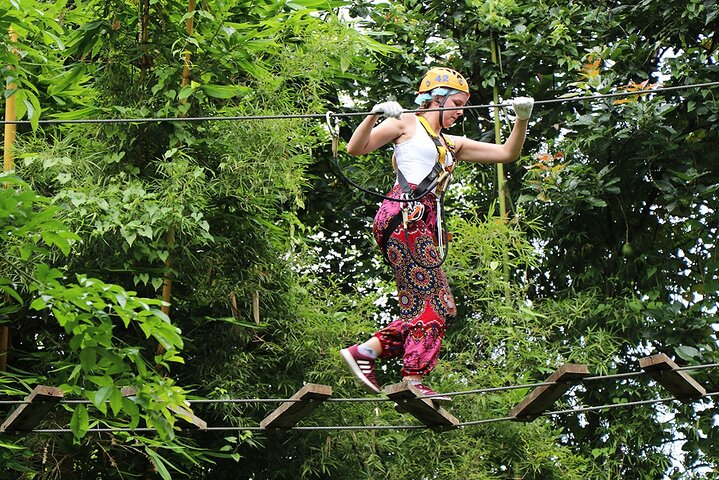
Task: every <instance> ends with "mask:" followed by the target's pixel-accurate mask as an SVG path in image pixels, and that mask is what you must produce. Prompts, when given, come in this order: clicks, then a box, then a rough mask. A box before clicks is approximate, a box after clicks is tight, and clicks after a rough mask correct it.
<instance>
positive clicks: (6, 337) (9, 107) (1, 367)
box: [0, 29, 17, 372]
mask: <svg viewBox="0 0 719 480" xmlns="http://www.w3.org/2000/svg"><path fill="white" fill-rule="evenodd" d="M9 35H10V41H11V42H12V43H15V42H17V33H16V32H14V31H13V30H12V29H11V30H10V32H9ZM8 68H9V69H11V70H13V67H12V66H9V67H8ZM16 88H17V84H16V83H14V82H12V83H9V84H8V85H7V87H6V90H8V91H10V90H15V89H16ZM15 120H17V116H16V113H15V95H14V94H13V95H10V96H9V97H7V98H6V99H5V121H6V122H14V121H15ZM16 131H17V125H16V124H14V123H6V124H5V132H4V134H5V135H4V137H3V172H9V171H12V170H15V157H14V155H13V151H12V149H13V145H14V143H15V133H16ZM9 349H10V328H9V327H8V326H7V325H3V326H2V327H0V372H4V371H6V370H7V355H8V351H9Z"/></svg>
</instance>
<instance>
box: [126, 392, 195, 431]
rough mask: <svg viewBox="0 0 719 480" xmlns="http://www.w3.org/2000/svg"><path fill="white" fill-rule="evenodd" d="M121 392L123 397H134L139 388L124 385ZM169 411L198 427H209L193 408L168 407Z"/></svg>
mask: <svg viewBox="0 0 719 480" xmlns="http://www.w3.org/2000/svg"><path fill="white" fill-rule="evenodd" d="M120 393H121V394H122V396H123V397H134V396H136V395H137V388H135V387H122V388H121V389H120ZM167 409H168V410H169V411H171V412H172V413H174V414H175V415H177V417H178V418H180V419H181V420H183V421H185V422H187V423H189V424H190V426H192V427H195V428H198V429H200V430H206V429H207V422H206V421H204V420H203V419H201V418H200V417H198V416H197V415H195V414H194V413H192V410H190V409H189V408H185V407H167Z"/></svg>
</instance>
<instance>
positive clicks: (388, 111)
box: [372, 102, 404, 118]
mask: <svg viewBox="0 0 719 480" xmlns="http://www.w3.org/2000/svg"><path fill="white" fill-rule="evenodd" d="M403 111H404V109H403V108H402V105H400V104H399V103H397V102H382V103H378V104H377V105H375V106H374V107H372V113H374V114H376V115H382V116H385V117H392V118H399V117H400V116H401V115H402V112H403Z"/></svg>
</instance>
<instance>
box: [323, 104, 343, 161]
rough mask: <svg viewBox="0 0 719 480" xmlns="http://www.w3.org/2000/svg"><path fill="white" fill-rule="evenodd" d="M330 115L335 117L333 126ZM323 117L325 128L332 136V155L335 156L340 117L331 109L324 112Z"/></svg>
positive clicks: (337, 145) (338, 141) (338, 138)
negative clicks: (325, 122) (325, 123)
mask: <svg viewBox="0 0 719 480" xmlns="http://www.w3.org/2000/svg"><path fill="white" fill-rule="evenodd" d="M332 117H335V124H334V126H332ZM325 119H326V121H327V130H328V131H329V132H330V136H331V137H332V155H333V156H335V157H336V156H337V150H338V148H339V144H340V117H338V116H337V115H335V114H334V113H332V111H331V110H328V111H327V113H326V114H325Z"/></svg>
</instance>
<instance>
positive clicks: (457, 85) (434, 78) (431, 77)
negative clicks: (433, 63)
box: [417, 67, 469, 93]
mask: <svg viewBox="0 0 719 480" xmlns="http://www.w3.org/2000/svg"><path fill="white" fill-rule="evenodd" d="M437 87H449V88H453V89H455V90H459V91H460V92H464V93H469V86H468V85H467V80H465V79H464V77H463V76H462V75H460V74H459V73H457V72H456V71H454V70H452V69H451V68H444V67H434V68H430V69H429V71H428V72H427V73H425V74H424V77H422V81H421V82H420V84H419V90H418V91H417V92H418V93H425V92H431V91H432V90H434V89H435V88H437Z"/></svg>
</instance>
